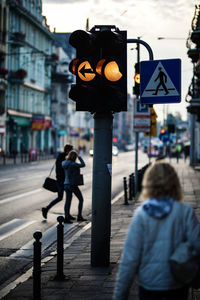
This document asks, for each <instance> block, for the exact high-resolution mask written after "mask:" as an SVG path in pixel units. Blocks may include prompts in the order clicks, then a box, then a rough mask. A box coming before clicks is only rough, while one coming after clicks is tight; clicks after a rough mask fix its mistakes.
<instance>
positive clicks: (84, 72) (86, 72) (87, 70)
mask: <svg viewBox="0 0 200 300" xmlns="http://www.w3.org/2000/svg"><path fill="white" fill-rule="evenodd" d="M78 76H79V78H80V79H81V80H83V81H91V80H93V79H94V77H95V76H96V74H95V72H94V70H93V69H92V67H91V65H90V63H89V61H84V62H82V63H81V64H80V65H79V66H78Z"/></svg>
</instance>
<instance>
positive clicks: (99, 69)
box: [96, 58, 106, 75]
mask: <svg viewBox="0 0 200 300" xmlns="http://www.w3.org/2000/svg"><path fill="white" fill-rule="evenodd" d="M105 61H106V60H105V59H104V58H103V59H101V60H100V61H99V62H98V63H97V66H96V72H97V73H98V74H99V75H102V74H103V72H102V69H103V64H104V63H105Z"/></svg>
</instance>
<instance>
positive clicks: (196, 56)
mask: <svg viewBox="0 0 200 300" xmlns="http://www.w3.org/2000/svg"><path fill="white" fill-rule="evenodd" d="M199 53H200V48H198V49H196V48H195V49H189V50H188V52H187V55H188V57H190V58H191V60H192V62H193V63H196V62H197V61H198V59H199Z"/></svg>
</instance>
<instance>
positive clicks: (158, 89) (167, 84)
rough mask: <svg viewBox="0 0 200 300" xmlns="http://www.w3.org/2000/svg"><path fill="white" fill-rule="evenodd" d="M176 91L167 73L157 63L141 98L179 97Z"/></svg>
mask: <svg viewBox="0 0 200 300" xmlns="http://www.w3.org/2000/svg"><path fill="white" fill-rule="evenodd" d="M179 95H180V94H179V93H178V91H177V89H176V88H175V86H174V84H173V82H172V81H171V79H170V77H169V75H168V73H167V71H166V70H165V68H164V67H163V65H162V63H161V62H159V63H158V65H157V67H156V69H155V71H154V72H153V75H152V76H151V79H150V80H149V83H148V84H147V86H146V88H145V90H144V92H143V93H142V97H144V98H145V97H153V98H154V97H165V96H179Z"/></svg>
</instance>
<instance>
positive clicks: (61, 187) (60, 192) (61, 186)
mask: <svg viewBox="0 0 200 300" xmlns="http://www.w3.org/2000/svg"><path fill="white" fill-rule="evenodd" d="M56 185H57V189H58V197H57V198H56V199H54V200H52V201H51V202H50V203H49V205H48V206H47V209H48V210H49V209H50V208H51V207H52V206H54V205H55V204H56V203H58V202H60V201H61V200H62V199H63V193H64V183H63V182H61V181H58V180H57V181H56Z"/></svg>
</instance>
